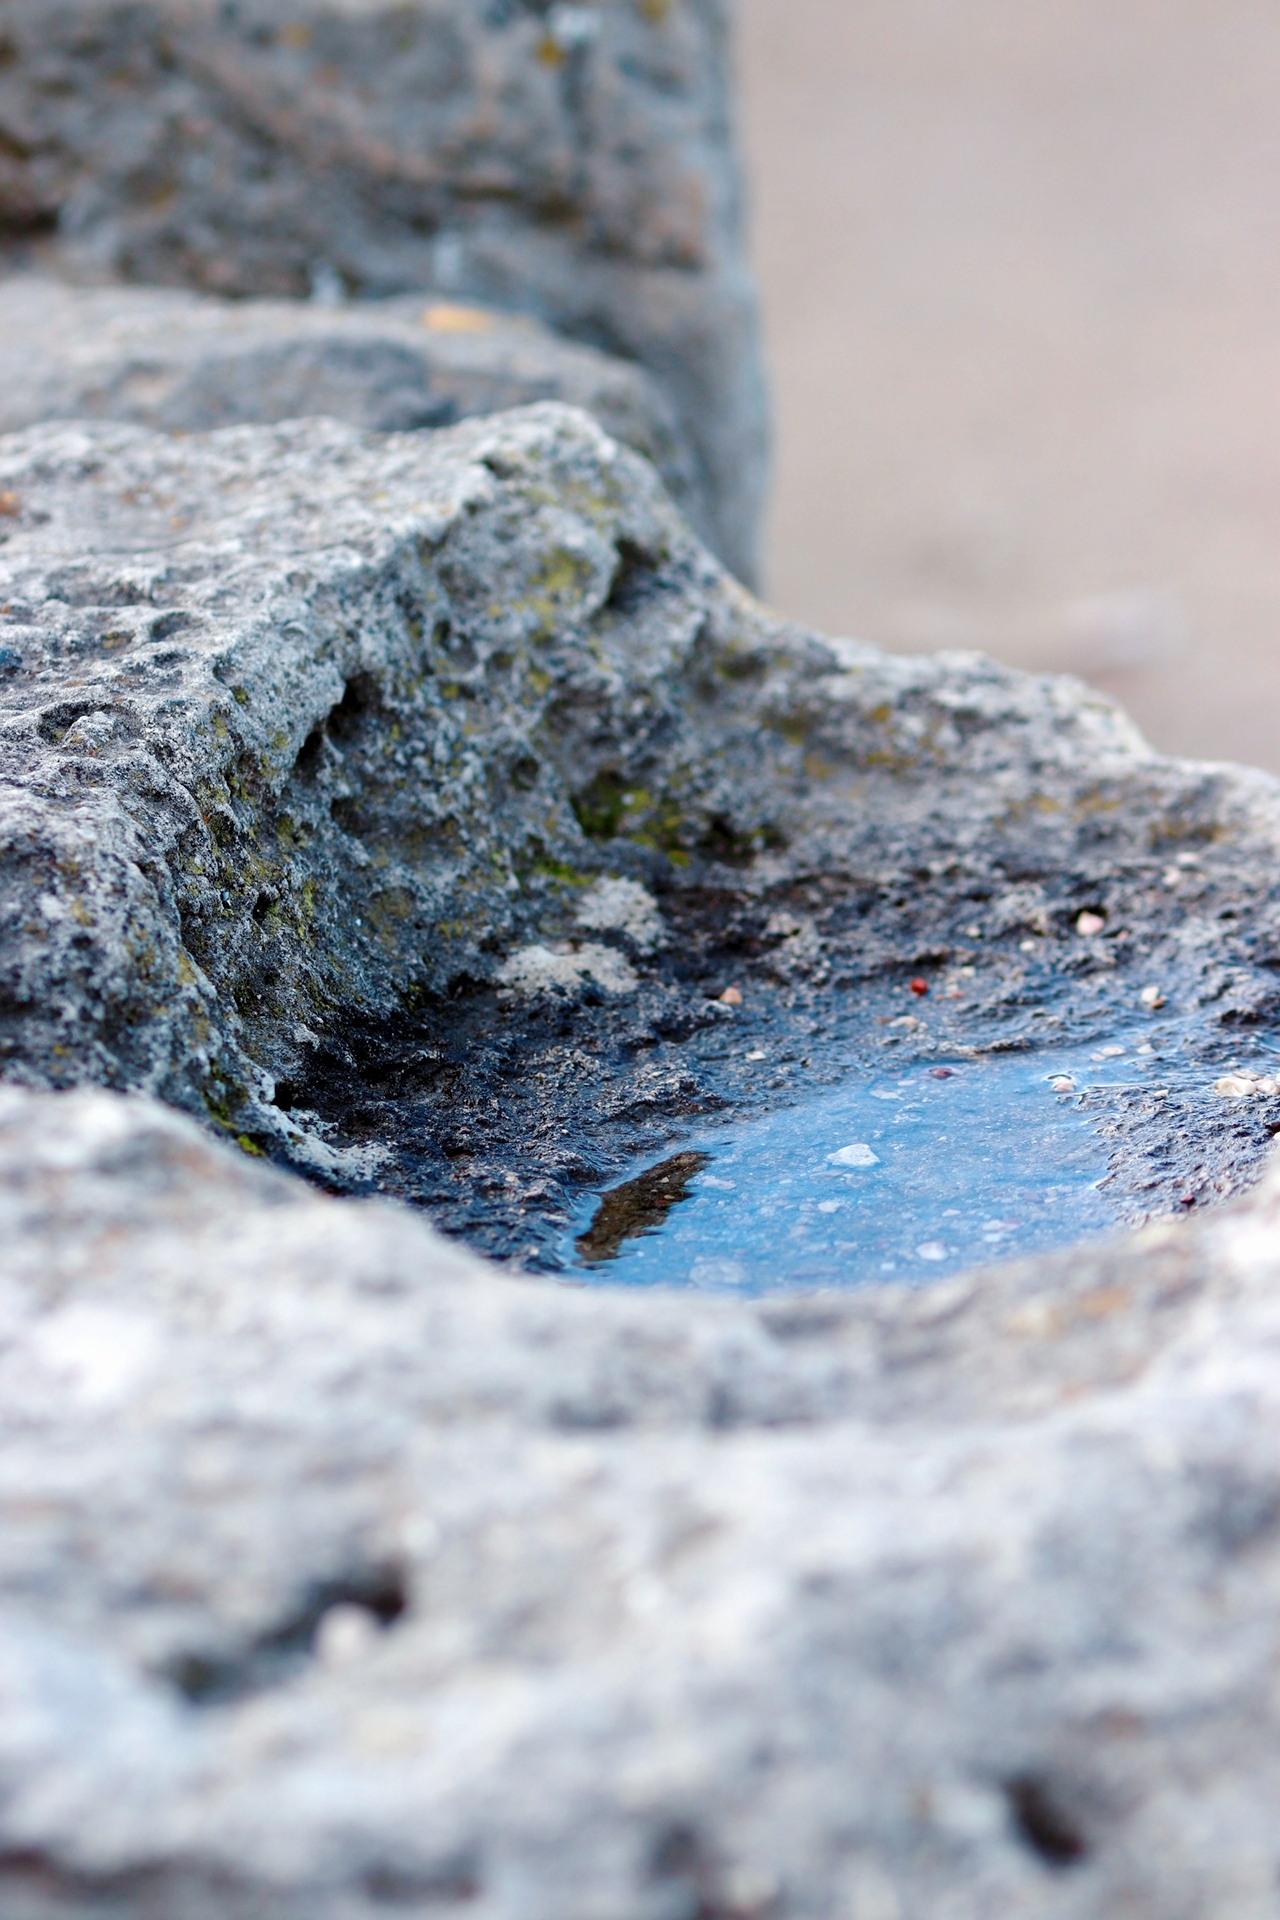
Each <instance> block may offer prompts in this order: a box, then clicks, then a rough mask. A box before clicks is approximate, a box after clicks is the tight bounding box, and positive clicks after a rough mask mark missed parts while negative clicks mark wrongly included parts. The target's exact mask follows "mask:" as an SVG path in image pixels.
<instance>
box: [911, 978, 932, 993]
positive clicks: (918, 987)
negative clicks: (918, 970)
mask: <svg viewBox="0 0 1280 1920" xmlns="http://www.w3.org/2000/svg"><path fill="white" fill-rule="evenodd" d="M911 991H912V993H918V994H922V995H923V994H926V993H928V991H929V982H928V981H927V980H921V979H920V977H919V975H917V976H916V978H915V979H914V980H913V981H912V982H911Z"/></svg>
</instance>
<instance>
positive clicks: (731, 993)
mask: <svg viewBox="0 0 1280 1920" xmlns="http://www.w3.org/2000/svg"><path fill="white" fill-rule="evenodd" d="M720 1005H721V1006H722V1007H740V1006H741V1005H742V994H741V991H740V990H739V988H737V987H726V988H725V990H724V992H723V993H722V994H721V995H720Z"/></svg>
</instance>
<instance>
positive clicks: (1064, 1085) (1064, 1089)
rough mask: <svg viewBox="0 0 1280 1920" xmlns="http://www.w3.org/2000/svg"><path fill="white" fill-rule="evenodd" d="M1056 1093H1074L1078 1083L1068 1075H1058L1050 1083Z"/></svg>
mask: <svg viewBox="0 0 1280 1920" xmlns="http://www.w3.org/2000/svg"><path fill="white" fill-rule="evenodd" d="M1049 1085H1050V1086H1051V1087H1052V1088H1053V1090H1054V1092H1055V1093H1074V1092H1075V1090H1076V1083H1075V1081H1074V1080H1073V1079H1072V1078H1071V1076H1070V1074H1068V1073H1056V1074H1055V1075H1054V1076H1053V1079H1052V1080H1051V1081H1050V1082H1049Z"/></svg>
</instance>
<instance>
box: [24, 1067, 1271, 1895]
mask: <svg viewBox="0 0 1280 1920" xmlns="http://www.w3.org/2000/svg"><path fill="white" fill-rule="evenodd" d="M1278 1209H1280V1193H1278V1190H1277V1188H1276V1186H1275V1184H1274V1182H1273V1183H1272V1184H1271V1185H1270V1186H1268V1187H1267V1188H1265V1189H1264V1190H1263V1191H1261V1192H1260V1193H1259V1194H1258V1196H1257V1197H1256V1198H1255V1199H1254V1200H1252V1201H1251V1202H1250V1203H1249V1205H1248V1206H1247V1207H1246V1208H1243V1209H1240V1210H1238V1211H1228V1212H1224V1213H1222V1214H1219V1215H1215V1216H1213V1217H1212V1218H1210V1219H1206V1221H1205V1222H1204V1223H1203V1224H1199V1225H1196V1226H1192V1225H1191V1224H1190V1223H1184V1224H1180V1225H1178V1226H1172V1227H1164V1228H1156V1229H1148V1230H1146V1232H1145V1233H1144V1234H1143V1235H1141V1236H1138V1237H1136V1238H1131V1239H1130V1240H1128V1241H1127V1242H1126V1243H1124V1244H1121V1245H1117V1246H1116V1247H1115V1248H1114V1249H1112V1250H1109V1251H1108V1250H1104V1251H1102V1252H1098V1251H1093V1252H1090V1253H1088V1254H1075V1255H1070V1256H1066V1257H1062V1258H1057V1259H1053V1260H1047V1261H1043V1262H1039V1263H1037V1264H1035V1265H1034V1266H1023V1267H1017V1268H1011V1269H1004V1270H1000V1271H996V1272H992V1273H988V1274H985V1275H979V1276H975V1277H974V1278H972V1279H971V1280H969V1281H967V1282H965V1283H962V1284H959V1285H954V1284H953V1285H951V1286H949V1287H944V1288H941V1289H934V1290H926V1291H923V1292H920V1293H911V1292H908V1291H906V1290H898V1291H892V1292H890V1291H883V1292H870V1293H863V1294H861V1295H855V1296H852V1297H843V1298H833V1297H826V1298H815V1299H813V1300H810V1301H805V1302H795V1301H779V1302H775V1303H763V1304H758V1305H756V1306H748V1305H746V1304H743V1303H715V1302H700V1301H696V1300H688V1299H684V1298H680V1299H677V1298H663V1297H661V1296H656V1297H655V1296H649V1297H645V1298H636V1297H634V1296H626V1295H616V1296H611V1295H609V1294H607V1293H605V1294H602V1293H598V1292H596V1293H592V1292H582V1291H578V1290H569V1289H560V1288H556V1287H551V1286H548V1285H546V1284H545V1283H536V1282H530V1281H521V1280H515V1279H508V1278H503V1277H499V1276H497V1275H496V1274H495V1273H494V1272H493V1270H492V1269H485V1268H484V1267H483V1266H482V1265H481V1264H480V1263H478V1262H476V1261H475V1260H474V1259H472V1258H471V1257H470V1256H468V1255H465V1254H463V1253H461V1252H459V1251H457V1250H455V1249H454V1248H452V1247H450V1246H449V1245H448V1244H447V1243H445V1242H442V1241H440V1240H438V1239H436V1238H435V1237H433V1235H432V1234H431V1233H430V1231H429V1230H428V1229H427V1228H426V1227H425V1226H423V1225H420V1224H419V1223H417V1222H416V1221H415V1220H414V1219H413V1218H412V1216H410V1215H409V1214H408V1213H407V1212H404V1211H396V1210H392V1209H389V1208H387V1207H386V1206H385V1205H384V1204H382V1203H375V1204H373V1205H368V1204H361V1203H353V1202H348V1201H333V1200H328V1199H324V1198H322V1197H319V1196H316V1195H314V1194H311V1193H310V1192H308V1191H307V1189H305V1188H304V1187H302V1186H300V1185H298V1184H296V1183H290V1182H288V1181H287V1180H285V1179H284V1178H282V1177H281V1176H279V1175H277V1174H274V1173H272V1172H270V1171H268V1170H265V1169H262V1168H261V1167H259V1166H255V1165H254V1164H253V1163H251V1162H248V1161H246V1160H244V1159H243V1158H242V1157H240V1156H237V1155H235V1153H234V1151H233V1150H230V1149H226V1148H221V1147H217V1146H215V1145H214V1144H212V1143H211V1142H209V1141H208V1140H207V1138H205V1137H204V1136H202V1135H201V1134H200V1133H199V1132H198V1130H197V1129H196V1128H194V1127H193V1126H192V1125H191V1124H190V1123H189V1122H188V1121H186V1120H184V1119H182V1118H180V1117H178V1116H176V1115H173V1114H172V1113H169V1112H166V1111H165V1110H164V1109H162V1108H159V1107H156V1106H154V1105H153V1104H151V1103H149V1102H147V1101H144V1100H138V1099H132V1100H129V1099H122V1098H120V1097H119V1096H115V1095H110V1094H105V1093H99V1092H84V1093H77V1094H68V1095H62V1096H50V1095H39V1094H28V1093H24V1092H22V1091H20V1090H17V1089H6V1090H4V1091H2V1092H0V1248H2V1249H3V1267H2V1269H0V1271H2V1274H3V1285H2V1290H0V1313H2V1315H3V1345H2V1351H0V1371H2V1374H3V1388H2V1391H0V1409H2V1412H0V1434H2V1436H3V1445H2V1446H0V1846H2V1847H3V1852H2V1853H0V1905H2V1906H3V1911H4V1913H5V1915H6V1920H10V1917H11V1920H72V1917H73V1916H74V1920H99V1916H107V1915H111V1916H112V1917H113V1920H160V1916H165V1920H169V1917H170V1916H176V1915H178V1914H181V1915H182V1916H183V1917H184V1920H186V1916H189V1915H190V1916H208V1917H209V1920H233V1917H234V1920H267V1917H268V1916H269V1917H270V1920H356V1917H357V1916H373V1915H375V1914H379V1913H384V1912H386V1911H387V1910H388V1909H397V1910H402V1911H408V1912H421V1913H437V1912H442V1911H443V1912H448V1911H450V1910H451V1909H453V1908H455V1907H458V1908H465V1910H466V1911H467V1912H469V1913H473V1914H477V1915H482V1916H489V1915H492V1916H494V1920H498V1917H499V1916H501V1920H508V1917H511V1920H515V1917H516V1916H519V1917H520V1920H524V1917H525V1916H528V1917H529V1920H599V1916H602V1915H618V1916H619V1920H622V1917H623V1916H625V1917H626V1920H648V1917H649V1916H652V1917H653V1920H674V1917H675V1916H685V1917H687V1920H692V1917H693V1916H695V1915H703V1916H710V1915H716V1916H722V1917H723V1920H738V1917H741V1920H752V1917H754V1920H762V1917H763V1916H766V1915H775V1916H778V1920H784V1917H785V1916H790V1915H796V1916H800V1915H803V1916H814V1917H815V1920H849V1917H852V1920H940V1916H943V1915H945V1916H948V1920H989V1916H990V1915H992V1914H995V1913H999V1914H1002V1915H1026V1916H1037V1917H1038V1916H1045V1917H1046V1920H1050V1917H1052V1920H1086V1917H1087V1920H1104V1917H1105V1920H1113V1916H1116V1915H1119V1914H1125V1915H1131V1916H1133V1920H1221V1916H1223V1915H1226V1914H1230V1915H1231V1920H1272V1916H1274V1915H1275V1913H1276V1911H1277V1901H1278V1900H1280V1894H1278V1893H1277V1884H1278V1881H1277V1876H1278V1874H1280V1840H1278V1839H1277V1830H1276V1821H1275V1805H1276V1798H1277V1793H1280V1763H1278V1760H1277V1756H1278V1755H1280V1723H1278V1718H1277V1696H1276V1685H1275V1636H1276V1616H1277V1609H1278V1608H1280V1528H1278V1516H1280V1444H1278V1442H1277V1433H1280V1386H1278V1383H1280V1364H1278V1363H1280V1352H1278V1343H1280V1309H1278V1307H1277V1301H1278V1300H1280V1211H1278Z"/></svg>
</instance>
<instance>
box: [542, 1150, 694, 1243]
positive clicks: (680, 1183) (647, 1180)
mask: <svg viewBox="0 0 1280 1920" xmlns="http://www.w3.org/2000/svg"><path fill="white" fill-rule="evenodd" d="M710 1163H711V1157H710V1155H709V1154H705V1153H677V1154H675V1155H674V1156H673V1157H672V1158H671V1159H670V1160H664V1161H663V1162H662V1164H661V1165H660V1166H657V1167H650V1168H649V1170H648V1172H647V1173H642V1174H640V1175H639V1177H638V1178H637V1179H635V1180H628V1181H627V1183H626V1185H625V1186H622V1187H615V1188H614V1189H613V1191H612V1193H606V1194H605V1195H604V1197H603V1199H602V1200H601V1202H600V1205H599V1208H598V1209H597V1211H596V1217H595V1219H594V1220H593V1221H592V1222H591V1225H590V1227H589V1228H588V1230H587V1232H586V1233H584V1234H583V1235H582V1236H581V1238H580V1239H579V1240H578V1241H577V1242H576V1243H575V1244H576V1246H577V1249H578V1257H579V1258H580V1259H581V1260H583V1261H585V1262H586V1264H587V1265H588V1266H590V1267H594V1266H599V1265H600V1264H601V1263H602V1262H604V1261H606V1260H616V1259H617V1257H618V1254H619V1253H620V1251H621V1249H622V1246H623V1243H624V1242H625V1241H627V1240H634V1239H636V1238H638V1237H639V1236H640V1235H642V1234H647V1233H655V1232H656V1231H657V1229H658V1228H659V1227H661V1226H662V1225H663V1224H664V1222H665V1220H666V1218H667V1215H668V1214H669V1213H670V1211H671V1209H672V1207H677V1206H679V1204H680V1202H681V1201H682V1200H687V1199H688V1197H689V1184H690V1182H691V1181H692V1179H693V1177H694V1175H695V1174H697V1173H701V1172H702V1169H703V1168H704V1167H706V1166H709V1165H710Z"/></svg>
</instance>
